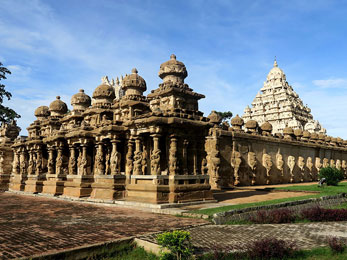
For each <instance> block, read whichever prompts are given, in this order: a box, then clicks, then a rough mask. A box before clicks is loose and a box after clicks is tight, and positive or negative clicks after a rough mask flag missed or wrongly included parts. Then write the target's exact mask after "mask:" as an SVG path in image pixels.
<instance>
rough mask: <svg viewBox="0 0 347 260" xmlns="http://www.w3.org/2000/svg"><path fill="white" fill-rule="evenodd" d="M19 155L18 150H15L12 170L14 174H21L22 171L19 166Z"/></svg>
mask: <svg viewBox="0 0 347 260" xmlns="http://www.w3.org/2000/svg"><path fill="white" fill-rule="evenodd" d="M18 157H19V155H18V153H17V152H14V156H13V168H12V172H13V174H19V171H20V166H19V158H18Z"/></svg>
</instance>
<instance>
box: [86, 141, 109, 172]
mask: <svg viewBox="0 0 347 260" xmlns="http://www.w3.org/2000/svg"><path fill="white" fill-rule="evenodd" d="M82 154H83V152H82ZM82 160H83V155H82ZM104 172H105V164H104V152H103V143H102V142H99V143H98V144H97V146H96V154H95V167H94V173H95V174H96V175H103V174H104Z"/></svg>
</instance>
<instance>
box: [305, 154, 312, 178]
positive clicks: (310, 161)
mask: <svg viewBox="0 0 347 260" xmlns="http://www.w3.org/2000/svg"><path fill="white" fill-rule="evenodd" d="M306 167H307V168H308V169H309V170H310V174H312V168H313V162H312V157H307V160H306Z"/></svg>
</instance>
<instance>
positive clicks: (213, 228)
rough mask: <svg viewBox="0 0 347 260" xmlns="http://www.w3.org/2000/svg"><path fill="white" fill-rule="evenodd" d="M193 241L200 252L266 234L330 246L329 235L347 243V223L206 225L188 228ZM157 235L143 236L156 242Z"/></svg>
mask: <svg viewBox="0 0 347 260" xmlns="http://www.w3.org/2000/svg"><path fill="white" fill-rule="evenodd" d="M186 230H187V231H189V232H190V233H191V237H192V244H193V246H194V247H195V248H196V249H197V251H200V252H209V251H213V250H214V249H215V250H217V249H218V250H225V251H229V250H233V249H238V248H240V246H243V245H247V244H249V242H250V241H255V240H258V239H261V238H265V237H271V238H277V239H282V240H286V241H295V242H296V245H297V247H298V248H300V249H310V248H315V247H320V246H327V238H328V237H331V236H335V237H339V238H341V239H344V240H345V241H346V242H347V222H346V221H345V222H334V223H333V222H324V223H321V222H320V223H299V224H263V225H204V226H198V227H191V228H188V229H186ZM156 236H157V235H147V236H142V237H140V239H142V240H145V241H148V242H152V243H156V239H155V238H156Z"/></svg>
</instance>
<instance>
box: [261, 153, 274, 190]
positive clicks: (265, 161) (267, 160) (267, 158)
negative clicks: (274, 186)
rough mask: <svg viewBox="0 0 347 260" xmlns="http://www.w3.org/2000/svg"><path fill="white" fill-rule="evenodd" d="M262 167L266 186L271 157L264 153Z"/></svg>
mask: <svg viewBox="0 0 347 260" xmlns="http://www.w3.org/2000/svg"><path fill="white" fill-rule="evenodd" d="M263 166H264V167H265V169H266V184H269V183H270V171H271V168H272V159H271V155H270V154H267V153H264V154H263Z"/></svg>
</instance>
